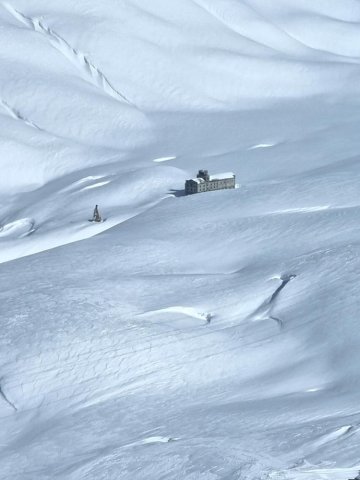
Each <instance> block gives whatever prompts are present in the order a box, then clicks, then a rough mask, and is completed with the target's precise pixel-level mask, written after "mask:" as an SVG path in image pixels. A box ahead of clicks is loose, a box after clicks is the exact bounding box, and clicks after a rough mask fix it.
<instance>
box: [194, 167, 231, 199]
mask: <svg viewBox="0 0 360 480" xmlns="http://www.w3.org/2000/svg"><path fill="white" fill-rule="evenodd" d="M225 188H235V174H234V173H232V172H228V173H218V174H216V175H209V173H208V171H207V170H199V173H198V174H197V175H196V178H191V179H190V180H186V182H185V194H186V195H191V194H193V193H201V192H211V191H212V190H223V189H225Z"/></svg>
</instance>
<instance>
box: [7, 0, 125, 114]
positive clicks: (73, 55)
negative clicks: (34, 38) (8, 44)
mask: <svg viewBox="0 0 360 480" xmlns="http://www.w3.org/2000/svg"><path fill="white" fill-rule="evenodd" d="M4 7H5V8H6V9H7V10H8V12H9V13H11V14H12V15H13V16H14V17H15V18H16V19H17V20H18V21H20V22H21V23H23V24H24V25H26V26H27V27H29V28H31V29H33V30H34V31H35V32H38V33H41V34H43V35H44V36H45V37H46V38H47V39H48V41H49V42H50V43H51V45H52V46H53V47H54V48H56V49H57V50H58V51H59V52H60V53H61V54H62V55H64V57H65V58H67V60H69V61H70V62H71V63H72V64H73V65H75V67H76V68H77V69H78V70H79V71H80V72H81V74H82V76H83V78H84V79H85V80H87V81H88V82H89V83H91V84H93V85H95V86H97V87H99V88H101V89H102V90H103V92H104V93H106V94H107V95H109V96H111V97H112V98H115V99H116V100H118V101H121V102H124V101H125V102H126V103H128V104H129V105H132V106H134V105H133V103H132V102H131V101H130V100H129V99H128V98H127V97H126V96H125V95H123V94H122V93H120V92H119V91H118V90H116V89H115V88H114V87H113V86H112V85H111V83H110V81H109V80H108V79H107V78H106V76H105V75H104V74H103V73H102V72H101V70H100V69H99V68H97V67H96V65H94V64H93V63H92V62H91V61H90V60H89V58H88V57H87V56H86V55H85V54H84V53H82V52H81V51H79V50H76V49H75V48H73V47H72V46H71V45H70V44H69V43H68V42H67V41H66V40H65V39H64V38H62V37H61V36H60V35H58V34H57V33H56V32H55V31H54V30H52V29H51V28H50V27H48V26H47V25H46V24H45V23H44V22H43V21H42V20H41V19H40V18H33V17H28V16H26V15H24V14H23V13H21V12H19V11H18V10H16V9H15V8H13V7H12V6H11V5H10V4H8V3H4Z"/></svg>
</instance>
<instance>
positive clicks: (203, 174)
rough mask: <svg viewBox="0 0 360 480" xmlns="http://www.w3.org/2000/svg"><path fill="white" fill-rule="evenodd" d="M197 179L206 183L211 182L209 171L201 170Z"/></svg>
mask: <svg viewBox="0 0 360 480" xmlns="http://www.w3.org/2000/svg"><path fill="white" fill-rule="evenodd" d="M196 178H202V179H203V180H205V181H206V182H208V181H209V180H210V176H209V172H208V171H207V170H199V173H198V174H197V175H196Z"/></svg>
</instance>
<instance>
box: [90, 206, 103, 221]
mask: <svg viewBox="0 0 360 480" xmlns="http://www.w3.org/2000/svg"><path fill="white" fill-rule="evenodd" d="M92 221H93V222H101V215H100V213H99V208H98V205H95V208H94V213H93V218H92Z"/></svg>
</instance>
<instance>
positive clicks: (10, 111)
mask: <svg viewBox="0 0 360 480" xmlns="http://www.w3.org/2000/svg"><path fill="white" fill-rule="evenodd" d="M0 104H1V105H2V106H3V108H4V110H6V112H7V113H8V114H9V115H10V116H11V117H12V118H14V119H15V120H20V121H22V122H24V123H25V124H26V125H29V127H32V128H35V129H36V130H41V128H40V127H39V126H38V125H36V123H34V122H32V121H31V120H29V119H27V118H26V117H24V115H22V114H21V113H20V112H19V110H17V109H16V108H14V107H11V106H10V105H9V104H8V102H6V101H5V100H0Z"/></svg>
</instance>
